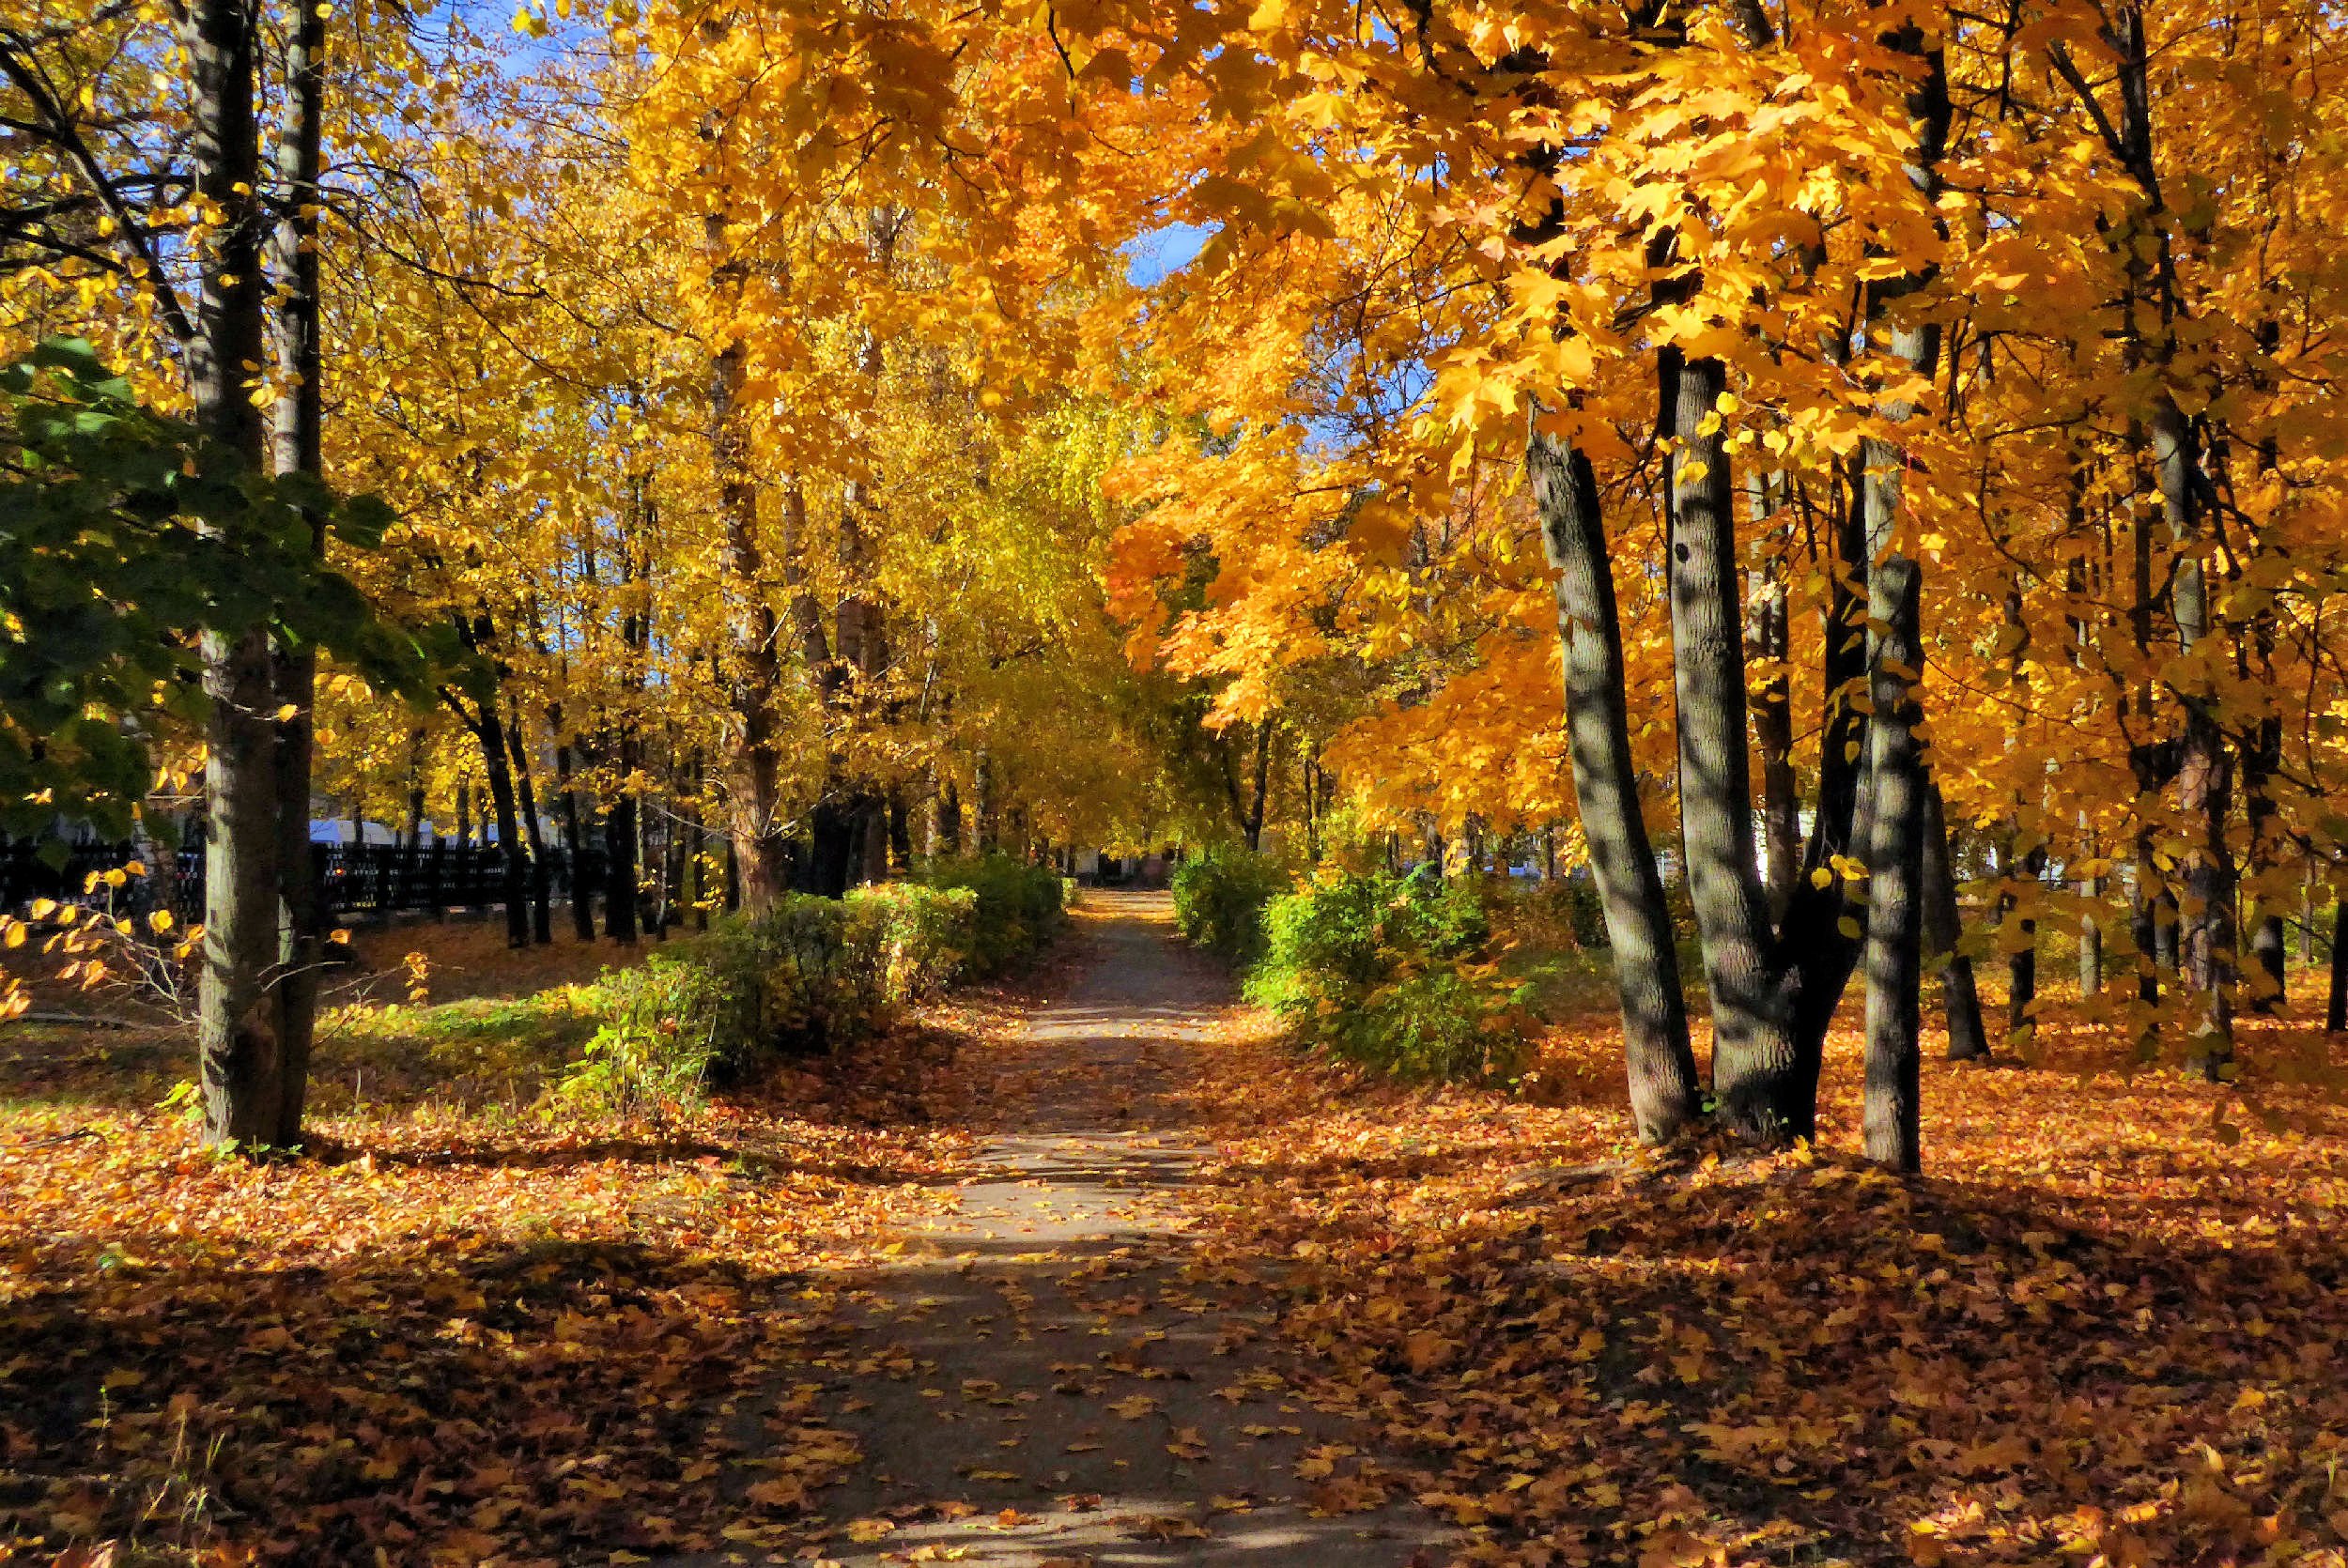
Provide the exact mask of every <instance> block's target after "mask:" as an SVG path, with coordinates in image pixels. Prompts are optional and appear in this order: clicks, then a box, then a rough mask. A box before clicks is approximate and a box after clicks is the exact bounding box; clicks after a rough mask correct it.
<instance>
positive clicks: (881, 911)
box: [848, 883, 979, 1002]
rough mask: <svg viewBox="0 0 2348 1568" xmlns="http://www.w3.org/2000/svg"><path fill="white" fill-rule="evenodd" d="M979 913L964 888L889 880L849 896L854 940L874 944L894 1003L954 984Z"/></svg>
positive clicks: (967, 953)
mask: <svg viewBox="0 0 2348 1568" xmlns="http://www.w3.org/2000/svg"><path fill="white" fill-rule="evenodd" d="M978 911H979V896H978V894H977V893H976V892H974V891H972V890H971V889H970V888H967V887H928V886H924V885H922V884H919V883H889V884H886V885H884V886H879V887H864V888H858V889H857V891H856V892H854V893H851V894H849V895H848V912H849V922H850V925H851V926H852V927H854V928H855V930H856V939H857V940H858V941H867V942H871V943H873V944H874V945H876V946H877V947H878V949H879V952H880V957H881V965H882V975H883V979H884V982H885V988H886V992H887V995H888V999H890V1000H892V1001H899V1002H918V1001H920V1000H922V999H924V998H926V997H931V996H935V995H936V994H937V993H938V992H942V991H944V990H945V989H946V988H947V987H948V986H950V985H951V984H953V982H954V978H955V976H958V975H960V974H961V973H962V972H963V969H964V967H965V965H966V964H967V963H968V962H969V961H970V954H971V950H972V948H973V947H974V946H975V945H977V942H978V934H979V914H978ZM867 927H869V928H870V930H869V932H868V931H867V930H866V928H867Z"/></svg>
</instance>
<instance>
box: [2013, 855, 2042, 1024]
mask: <svg viewBox="0 0 2348 1568" xmlns="http://www.w3.org/2000/svg"><path fill="white" fill-rule="evenodd" d="M2018 859H2019V864H2018V865H2017V864H2016V856H2015V854H2014V852H2013V846H2012V844H2011V842H2010V841H2009V843H2008V845H2007V849H2006V861H2007V864H2006V876H2007V879H2008V881H2009V882H2028V883H2029V884H2031V886H2032V887H2033V888H2034V887H2035V886H2036V884H2037V882H2038V878H2039V876H2040V874H2041V872H2042V871H2043V870H2044V869H2045V868H2046V864H2047V852H2046V851H2045V850H2044V849H2032V850H2031V852H2030V853H2027V854H2024V855H2021V856H2019V857H2018ZM2035 897H2036V895H2035V893H2034V892H2033V893H2009V894H2008V895H2007V899H2006V907H2007V910H2008V912H2009V917H2011V912H2013V911H2016V910H2024V909H2028V908H2029V907H2031V902H2032V901H2033V900H2034V899H2035ZM2015 924H2016V927H2017V928H2018V930H2019V931H2020V935H2021V942H2020V944H2019V945H2017V946H2016V947H2015V948H2014V949H2013V950H2012V951H2011V952H2009V953H2007V954H2006V960H2005V975H2006V990H2005V1031H2006V1038H2007V1039H2008V1040H2009V1041H2019V1040H2023V1039H2027V1038H2029V1037H2028V1035H2027V1034H2025V1032H2024V1031H2026V1030H2028V1029H2030V1028H2031V1020H2032V1018H2033V1017H2035V1016H2036V1008H2037V1005H2038V921H2037V918H2036V917H2035V916H2034V915H2021V916H2020V917H2019V918H2018V919H2016V921H2015Z"/></svg>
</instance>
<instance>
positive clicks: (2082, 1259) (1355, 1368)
mask: <svg viewBox="0 0 2348 1568" xmlns="http://www.w3.org/2000/svg"><path fill="white" fill-rule="evenodd" d="M2286 1036H2287V1032H2286V1031H2280V1030H2276V1029H2272V1028H2270V1029H2269V1030H2268V1032H2267V1033H2266V1034H2265V1035H2264V1036H2263V1037H2260V1038H2259V1039H2258V1040H2254V1042H2253V1043H2252V1044H2251V1045H2250V1046H2249V1047H2248V1051H2249V1053H2250V1054H2251V1056H2252V1061H2251V1064H2250V1065H2251V1068H2252V1070H2253V1073H2255V1068H2256V1065H2257V1063H2256V1057H2257V1054H2258V1053H2259V1052H2260V1051H2261V1050H2265V1051H2266V1052H2268V1053H2270V1054H2273V1055H2276V1056H2278V1057H2283V1056H2295V1054H2296V1053H2299V1052H2302V1051H2304V1050H2306V1049H2308V1048H2309V1040H2308V1039H2307V1038H2304V1037H2303V1036H2302V1037H2292V1038H2286ZM2261 1041H2263V1044H2262V1043H2261ZM1618 1053H1619V1045H1618V1043H1617V1042H1616V1039H1615V1038H1614V1036H1613V1035H1612V1033H1611V1031H1610V1030H1608V1029H1606V1028H1605V1027H1604V1023H1603V1021H1600V1020H1595V1019H1594V1020H1592V1021H1590V1023H1589V1026H1588V1027H1586V1028H1583V1029H1580V1030H1575V1029H1566V1030H1561V1031H1559V1032H1558V1033H1557V1034H1556V1035H1555V1036H1554V1037H1553V1038H1551V1039H1550V1040H1549V1041H1548V1042H1547V1053H1546V1057H1545V1060H1544V1061H1543V1063H1542V1068H1543V1075H1544V1077H1545V1078H1546V1079H1547V1080H1549V1084H1550V1090H1551V1093H1550V1098H1551V1099H1556V1100H1560V1101H1562V1103H1556V1104H1552V1105H1549V1106H1533V1105H1527V1104H1524V1103H1522V1102H1510V1101H1507V1100H1504V1099H1500V1098H1498V1097H1495V1096H1491V1095H1487V1094H1477V1093H1469V1092H1461V1091H1445V1092H1418V1093H1410V1092H1404V1091H1399V1090H1396V1089H1392V1088H1383V1087H1375V1086H1369V1085H1365V1084H1359V1083H1357V1082H1352V1081H1349V1080H1347V1079H1345V1078H1343V1077H1341V1076H1339V1075H1337V1074H1336V1073H1334V1072H1332V1071H1331V1070H1330V1069H1328V1068H1321V1067H1317V1066H1311V1065H1305V1064H1299V1063H1297V1062H1295V1061H1294V1060H1293V1059H1292V1058H1290V1057H1288V1056H1287V1055H1285V1053H1282V1052H1281V1050H1280V1049H1279V1047H1278V1045H1277V1044H1276V1042H1274V1041H1272V1040H1270V1039H1268V1038H1253V1039H1250V1038H1237V1039H1235V1040H1234V1041H1233V1042H1232V1043H1231V1044H1230V1045H1229V1047H1228V1049H1227V1050H1225V1051H1223V1052H1221V1053H1218V1054H1217V1055H1216V1056H1215V1058H1214V1066H1215V1069H1216V1070H1215V1072H1214V1073H1213V1077H1212V1079H1211V1080H1210V1081H1209V1082H1207V1083H1205V1084H1201V1085H1200V1086H1199V1088H1198V1090H1197V1097H1198V1100H1199V1103H1200V1110H1201V1114H1202V1115H1205V1116H1208V1117H1213V1118H1216V1119H1219V1120H1220V1122H1221V1123H1222V1133H1223V1137H1224V1140H1225V1145H1224V1146H1225V1151H1226V1164H1225V1167H1224V1169H1223V1170H1222V1171H1221V1173H1220V1176H1219V1179H1220V1181H1221V1182H1222V1184H1223V1187H1222V1191H1221V1193H1220V1196H1219V1199H1218V1204H1217V1209H1218V1212H1217V1223H1216V1226H1215V1227H1214V1239H1213V1243H1212V1245H1213V1249H1214V1251H1215V1252H1216V1253H1217V1254H1218V1255H1219V1257H1220V1259H1221V1261H1222V1262H1223V1263H1224V1265H1225V1266H1227V1267H1229V1268H1238V1269H1252V1270H1254V1271H1255V1272H1256V1273H1257V1274H1258V1276H1259V1277H1260V1278H1261V1279H1263V1280H1264V1282H1265V1283H1266V1284H1267V1285H1268V1286H1270V1287H1272V1288H1274V1289H1276V1290H1277V1291H1279V1293H1280V1294H1281V1297H1282V1299H1283V1303H1284V1306H1283V1314H1284V1324H1285V1327H1286V1330H1287V1331H1288V1332H1289V1333H1290V1335H1291V1336H1293V1337H1294V1338H1295V1339H1296V1340H1298V1341H1300V1342H1301V1343H1302V1344H1303V1345H1305V1346H1307V1347H1309V1348H1310V1349H1311V1350H1312V1351H1313V1352H1314V1353H1315V1354H1316V1356H1317V1357H1318V1359H1319V1360H1318V1372H1317V1377H1318V1382H1317V1386H1316V1389H1315V1395H1316V1398H1317V1401H1318V1402H1320V1403H1322V1404H1323V1405H1325V1406H1330V1407H1338V1408H1343V1409H1348V1410H1351V1411H1353V1412H1355V1413H1357V1414H1359V1415H1361V1416H1363V1417H1364V1418H1366V1419H1367V1420H1368V1421H1370V1422H1374V1423H1376V1424H1377V1425H1378V1426H1379V1427H1381V1428H1383V1434H1384V1437H1385V1440H1386V1441H1387V1442H1388V1443H1390V1444H1392V1445H1393V1446H1394V1448H1395V1450H1396V1451H1397V1452H1398V1453H1411V1454H1414V1455H1417V1456H1418V1458H1419V1461H1420V1462H1421V1464H1422V1466H1423V1468H1422V1470H1421V1472H1420V1474H1419V1476H1418V1478H1417V1480H1416V1482H1415V1483H1414V1484H1416V1485H1417V1486H1418V1488H1419V1495H1420V1499H1421V1500H1422V1501H1423V1502H1425V1503H1427V1504H1428V1505H1429V1506H1430V1507H1432V1508H1434V1509H1435V1510H1437V1511H1438V1512H1439V1513H1441V1514H1445V1515H1447V1516H1448V1517H1450V1518H1451V1519H1453V1520H1455V1521H1456V1522H1457V1523H1459V1524H1460V1525H1461V1526H1463V1527H1467V1528H1469V1529H1470V1530H1472V1531H1473V1533H1474V1536H1475V1542H1474V1545H1472V1546H1471V1547H1470V1548H1469V1549H1468V1551H1467V1553H1466V1558H1465V1560H1468V1561H1471V1562H1492V1563H1499V1562H1506V1563H1522V1564H1546V1563H1577V1562H1637V1563H1640V1564H1642V1565H1643V1568H1662V1565H1669V1564H1691V1565H1693V1564H1706V1563H1772V1562H1774V1563H1831V1562H1849V1563H1885V1562H1906V1561H1914V1562H1923V1563H1953V1564H1954V1563H1984V1564H1986V1563H2005V1562H2054V1561H2062V1562H2072V1563H2079V1564H2097V1565H2111V1568H2128V1565H2142V1568H2150V1565H2154V1564H2188V1563H2189V1564H2220V1563H2224V1564H2248V1563H2282V1562H2294V1563H2304V1564H2331V1565H2337V1564H2340V1562H2342V1561H2343V1560H2348V1557H2344V1555H2343V1551H2342V1545H2343V1541H2344V1540H2348V1474H2342V1473H2340V1472H2341V1471H2342V1470H2343V1468H2344V1466H2348V1367H2343V1366H2342V1364H2341V1360H2342V1357H2343V1355H2348V1293H2344V1292H2343V1284H2348V1281H2344V1280H2343V1268H2342V1249H2343V1233H2342V1228H2341V1221H2342V1218H2343V1215H2342V1205H2343V1202H2348V1136H2343V1134H2348V1119H2343V1118H2342V1116H2341V1115H2340V1114H2339V1112H2338V1111H2337V1110H2336V1109H2334V1108H2332V1107H2329V1106H2327V1105H2325V1104H2324V1103H2322V1102H2320V1101H2317V1100H2314V1099H2311V1098H2308V1099H2294V1098H2293V1097H2292V1096H2291V1095H2290V1094H2289V1093H2287V1092H2283V1093H2276V1094H2269V1095H2267V1096H2266V1097H2265V1099H2266V1102H2267V1104H2268V1107H2269V1109H2270V1111H2271V1112H2273V1113H2274V1114H2275V1119H2276V1121H2277V1123H2278V1126H2280V1127H2282V1128H2283V1129H2284V1130H2281V1131H2280V1132H2278V1133H2267V1132H2263V1131H2261V1130H2256V1129H2255V1128H2253V1129H2251V1130H2246V1131H2242V1132H2239V1133H2237V1132H2233V1131H2231V1130H2227V1131H2224V1132H2223V1133H2222V1134H2221V1133H2220V1132H2217V1131H2214V1130H2213V1124H2214V1121H2215V1117H2214V1109H2215V1107H2216V1105H2217V1103H2218V1101H2219V1100H2220V1099H2221V1098H2222V1097H2224V1096H2226V1095H2227V1094H2229V1093H2230V1091H2227V1090H2222V1089H2219V1088H2217V1087H2215V1086H2211V1085H2206V1084H2198V1083H2192V1084H2188V1083H2186V1082H2185V1081H2184V1080H2182V1079H2180V1078H2178V1077H2176V1076H2173V1075H2155V1076H2142V1077H2139V1078H2137V1079H2136V1080H2134V1081H2133V1082H2124V1081H2123V1080H2121V1079H2120V1078H2118V1077H2117V1076H2114V1075H2109V1074H2106V1075H2101V1076H2093V1077H2091V1076H2087V1075H2086V1074H2084V1073H2083V1072H2082V1071H2080V1070H2078V1068H2079V1067H2080V1063H2078V1062H2070V1063H2042V1064H2041V1065H2040V1066H2039V1067H2037V1068H2020V1067H2016V1066H2012V1065H2007V1066H2000V1067H1991V1068H1981V1067H1970V1066H1969V1067H1958V1066H1953V1065H1948V1064H1941V1063H1935V1064H1933V1065H1931V1066H1929V1067H1928V1068H1927V1072H1926V1080H1925V1097H1926V1098H1925V1106H1926V1115H1925V1139H1926V1158H1927V1161H1928V1175H1927V1176H1926V1177H1925V1178H1924V1179H1922V1180H1920V1181H1914V1182H1903V1181H1900V1180H1897V1179H1894V1178H1893V1177H1892V1176H1889V1175H1887V1174H1885V1173H1883V1172H1881V1171H1880V1170H1878V1169H1876V1168H1873V1167H1870V1166H1867V1165H1865V1164H1864V1163H1862V1162H1861V1161H1857V1160H1855V1159H1853V1158H1849V1157H1847V1156H1846V1155H1843V1154H1839V1153H1837V1152H1834V1151H1836V1150H1838V1149H1851V1148H1854V1147H1855V1146H1856V1145H1857V1143H1858V1141H1859V1140H1858V1091H1859V1074H1858V1068H1857V1061H1856V1058H1857V1054H1858V1049H1857V1041H1856V1038H1855V1036H1853V1035H1850V1034H1848V1033H1844V1034H1840V1035H1838V1037H1837V1038H1836V1039H1835V1041H1834V1042H1833V1047H1832V1055H1831V1063H1830V1068H1829V1079H1828V1084H1827V1086H1826V1090H1825V1094H1826V1097H1827V1100H1828V1105H1827V1109H1826V1115H1825V1119H1824V1124H1823V1126H1822V1129H1821V1135H1820V1139H1819V1145H1820V1146H1819V1149H1818V1150H1817V1151H1815V1152H1814V1151H1812V1150H1809V1149H1807V1148H1805V1149H1802V1150H1800V1151H1798V1152H1796V1153H1792V1154H1787V1155H1782V1156H1775V1157H1769V1158H1755V1157H1753V1156H1750V1155H1746V1154H1742V1153H1740V1152H1739V1151H1738V1150H1737V1149H1735V1148H1732V1147H1722V1146H1718V1145H1714V1146H1709V1147H1697V1148H1694V1149H1688V1150H1682V1151H1678V1152H1677V1153H1676V1154H1675V1155H1673V1156H1670V1157H1663V1158H1658V1157H1655V1156H1649V1155H1643V1154H1641V1153H1640V1152H1639V1151H1637V1150H1636V1149H1635V1148H1633V1147H1630V1146H1629V1145H1626V1144H1625V1142H1624V1141H1623V1140H1624V1133H1625V1128H1624V1118H1623V1116H1622V1115H1621V1113H1620V1111H1619V1109H1618V1099H1619V1093H1620V1091H1619V1089H1618V1088H1617V1087H1616V1079H1615V1075H1616V1073H1617V1072H1618V1071H1619V1054H1618ZM2236 1115H2237V1116H2239V1115H2241V1113H2240V1112H2239V1111H2237V1112H2236ZM2221 1136H2223V1137H2232V1138H2236V1139H2238V1141H2234V1142H2231V1143H2229V1142H2224V1141H2221Z"/></svg>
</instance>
